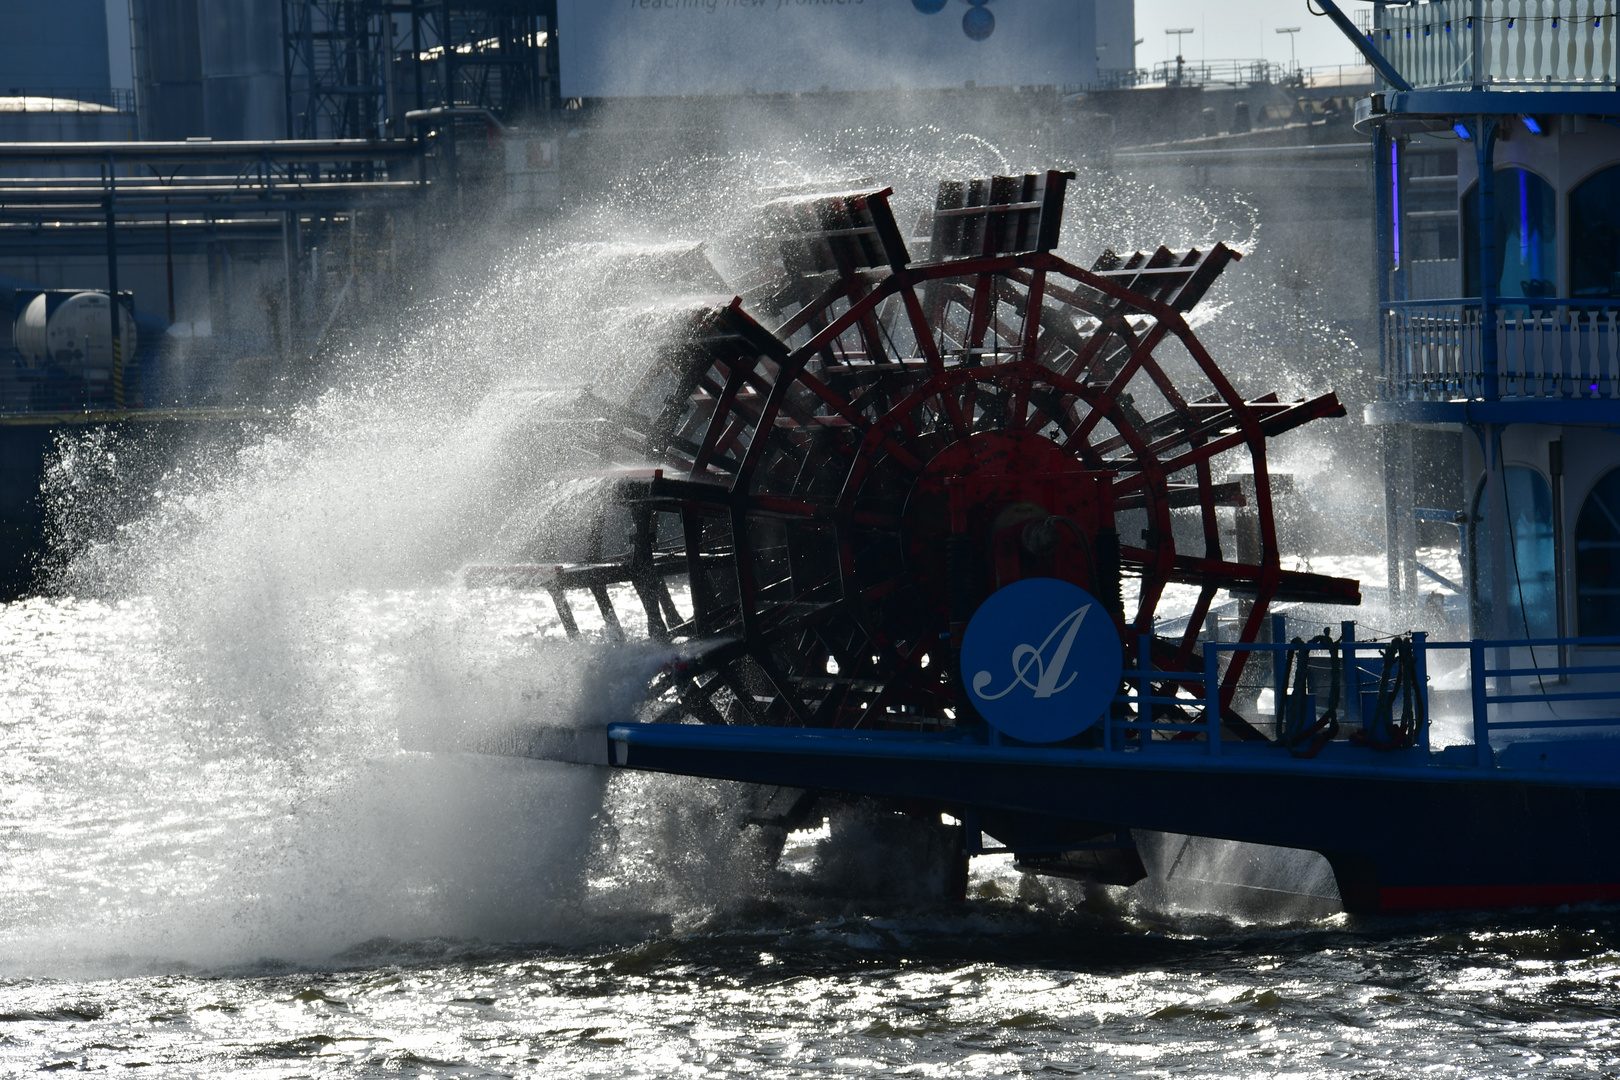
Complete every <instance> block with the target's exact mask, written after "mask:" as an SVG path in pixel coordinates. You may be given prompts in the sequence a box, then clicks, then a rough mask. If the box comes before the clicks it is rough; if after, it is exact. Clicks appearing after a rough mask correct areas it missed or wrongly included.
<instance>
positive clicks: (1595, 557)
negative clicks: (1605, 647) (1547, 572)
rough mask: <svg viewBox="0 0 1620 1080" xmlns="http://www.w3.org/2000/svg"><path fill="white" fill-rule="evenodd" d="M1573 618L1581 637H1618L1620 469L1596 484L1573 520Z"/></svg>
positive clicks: (1619, 621) (1619, 625) (1619, 619)
mask: <svg viewBox="0 0 1620 1080" xmlns="http://www.w3.org/2000/svg"><path fill="white" fill-rule="evenodd" d="M1575 618H1576V632H1577V633H1579V634H1580V635H1581V636H1582V637H1609V636H1612V635H1617V634H1620V469H1614V470H1612V471H1611V472H1609V474H1608V475H1606V476H1605V477H1604V478H1603V479H1602V480H1599V481H1598V483H1597V486H1596V487H1594V488H1593V489H1592V493H1591V494H1590V495H1588V496H1587V497H1586V502H1585V503H1583V504H1582V505H1581V516H1580V517H1579V518H1577V519H1576V520H1575Z"/></svg>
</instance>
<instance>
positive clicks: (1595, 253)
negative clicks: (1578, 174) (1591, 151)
mask: <svg viewBox="0 0 1620 1080" xmlns="http://www.w3.org/2000/svg"><path fill="white" fill-rule="evenodd" d="M1569 230H1570V231H1569V284H1570V289H1571V290H1572V291H1571V293H1570V295H1571V296H1576V297H1588V298H1592V299H1600V300H1601V299H1609V298H1613V297H1620V165H1616V166H1612V167H1610V168H1607V169H1604V170H1603V171H1602V172H1600V173H1596V174H1594V175H1592V176H1590V177H1588V178H1587V179H1586V180H1585V181H1583V182H1582V183H1581V184H1580V186H1579V187H1577V188H1576V189H1575V190H1574V191H1571V192H1570V193H1569Z"/></svg>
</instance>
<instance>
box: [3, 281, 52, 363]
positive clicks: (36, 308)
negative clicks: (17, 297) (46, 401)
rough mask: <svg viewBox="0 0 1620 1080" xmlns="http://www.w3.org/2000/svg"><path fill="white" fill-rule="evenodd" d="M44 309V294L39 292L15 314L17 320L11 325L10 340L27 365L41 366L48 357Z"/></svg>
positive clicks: (46, 314) (46, 316)
mask: <svg viewBox="0 0 1620 1080" xmlns="http://www.w3.org/2000/svg"><path fill="white" fill-rule="evenodd" d="M48 317H49V316H48V313H47V312H46V310H45V294H44V293H40V294H39V295H38V296H36V297H34V298H33V299H32V300H30V301H29V302H28V303H27V305H26V306H24V308H23V309H22V313H21V314H19V315H18V316H17V321H16V322H14V323H13V324H12V326H11V340H12V343H13V344H15V345H16V346H17V351H18V352H19V353H21V354H22V358H23V363H25V364H27V365H28V366H29V367H36V368H37V367H43V366H45V362H46V360H47V359H48V358H49V355H50V354H49V353H48V352H47V346H46V344H45V323H46V320H47V319H48Z"/></svg>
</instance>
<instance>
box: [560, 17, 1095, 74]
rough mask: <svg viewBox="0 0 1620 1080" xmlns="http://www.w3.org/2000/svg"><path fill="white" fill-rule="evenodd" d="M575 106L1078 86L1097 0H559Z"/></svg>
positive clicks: (563, 60) (564, 64) (1085, 69)
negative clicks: (607, 101) (619, 100)
mask: <svg viewBox="0 0 1620 1080" xmlns="http://www.w3.org/2000/svg"><path fill="white" fill-rule="evenodd" d="M557 31H558V33H557V39H558V41H557V44H558V48H559V49H560V50H561V55H560V57H559V62H560V65H561V68H562V72H561V75H562V93H563V96H565V97H653V96H658V97H662V96H679V95H688V94H745V93H760V94H779V93H794V92H800V91H812V92H813V91H818V90H861V91H871V90H887V89H891V88H896V87H902V88H908V89H937V88H942V87H951V86H964V85H967V84H969V83H972V84H974V85H977V86H1034V85H1074V84H1079V83H1085V82H1088V81H1090V80H1091V78H1092V77H1093V75H1094V73H1095V71H1096V40H1095V34H1096V17H1095V14H1094V5H1093V0H559V3H558V11H557Z"/></svg>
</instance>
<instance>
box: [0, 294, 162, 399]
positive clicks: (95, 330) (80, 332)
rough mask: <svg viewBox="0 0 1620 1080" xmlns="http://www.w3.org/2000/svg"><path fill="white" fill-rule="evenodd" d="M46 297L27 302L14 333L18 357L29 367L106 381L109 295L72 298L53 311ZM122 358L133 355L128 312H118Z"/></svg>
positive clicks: (109, 347)
mask: <svg viewBox="0 0 1620 1080" xmlns="http://www.w3.org/2000/svg"><path fill="white" fill-rule="evenodd" d="M49 300H50V296H49V294H47V293H41V294H39V295H38V296H36V297H34V298H33V299H32V300H31V301H29V302H28V305H27V306H26V307H24V308H23V311H22V314H21V315H19V316H18V317H17V322H16V325H15V327H14V328H13V334H14V338H15V341H16V344H17V351H18V352H19V353H21V354H22V358H23V362H24V363H26V364H27V365H28V366H29V367H33V368H42V367H44V366H46V365H47V364H54V365H55V366H56V367H58V368H60V369H62V370H63V371H65V372H66V373H67V374H69V375H75V376H78V377H81V378H86V379H95V378H107V377H108V376H109V375H110V374H111V372H112V327H111V325H110V322H111V320H110V319H109V318H108V313H107V304H108V303H109V301H108V299H107V294H106V293H104V292H81V293H75V294H74V295H72V296H70V297H68V298H67V299H66V300H64V301H62V302H61V303H59V304H57V305H56V306H55V310H52V309H51V306H50V303H49ZM119 327H120V338H121V344H122V353H123V356H124V359H125V360H126V361H127V360H128V359H129V358H130V357H131V356H133V355H134V353H135V343H136V340H135V320H134V319H133V318H131V317H130V314H129V309H128V308H123V307H121V308H120V310H119Z"/></svg>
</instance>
